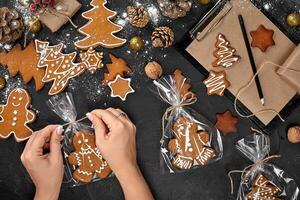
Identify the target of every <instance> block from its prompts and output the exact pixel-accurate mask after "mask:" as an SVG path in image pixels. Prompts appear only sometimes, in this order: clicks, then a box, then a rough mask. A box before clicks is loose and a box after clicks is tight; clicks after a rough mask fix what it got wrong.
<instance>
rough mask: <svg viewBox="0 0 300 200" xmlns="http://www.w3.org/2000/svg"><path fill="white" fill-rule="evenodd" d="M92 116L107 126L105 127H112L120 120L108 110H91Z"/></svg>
mask: <svg viewBox="0 0 300 200" xmlns="http://www.w3.org/2000/svg"><path fill="white" fill-rule="evenodd" d="M91 113H92V114H94V115H96V116H97V117H99V118H100V119H102V121H103V122H104V123H105V124H106V125H107V127H109V128H110V127H112V125H113V124H115V123H116V122H119V121H120V120H119V119H118V118H117V117H116V116H115V115H114V114H113V113H112V112H110V111H109V110H101V109H99V110H93V111H92V112H91Z"/></svg>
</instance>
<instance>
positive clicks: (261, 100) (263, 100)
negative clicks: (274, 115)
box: [260, 98, 265, 106]
mask: <svg viewBox="0 0 300 200" xmlns="http://www.w3.org/2000/svg"><path fill="white" fill-rule="evenodd" d="M260 102H261V104H262V105H263V106H264V105H265V99H264V98H261V99H260Z"/></svg>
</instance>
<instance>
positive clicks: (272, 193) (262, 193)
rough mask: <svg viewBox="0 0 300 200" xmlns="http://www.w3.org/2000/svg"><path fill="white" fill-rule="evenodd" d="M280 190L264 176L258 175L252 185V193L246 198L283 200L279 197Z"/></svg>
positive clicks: (253, 199) (252, 199)
mask: <svg viewBox="0 0 300 200" xmlns="http://www.w3.org/2000/svg"><path fill="white" fill-rule="evenodd" d="M279 192H280V189H279V188H278V187H277V186H276V185H275V184H274V183H272V182H271V181H270V180H268V179H267V178H266V177H265V176H264V175H262V174H258V175H257V176H256V178H255V180H254V182H253V184H252V188H251V192H249V193H248V194H247V196H246V199H247V200H264V199H266V200H283V199H282V198H279V197H278V193H279Z"/></svg>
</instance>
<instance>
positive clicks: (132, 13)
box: [127, 6, 150, 28]
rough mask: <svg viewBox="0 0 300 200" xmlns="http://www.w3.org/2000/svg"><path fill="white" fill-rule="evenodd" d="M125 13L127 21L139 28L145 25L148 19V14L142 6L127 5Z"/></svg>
mask: <svg viewBox="0 0 300 200" xmlns="http://www.w3.org/2000/svg"><path fill="white" fill-rule="evenodd" d="M127 13H128V18H129V23H130V24H131V25H133V26H136V27H139V28H143V27H145V26H146V25H147V24H148V22H149V20H150V17H149V14H148V12H147V10H146V9H145V8H144V7H135V6H128V7H127Z"/></svg>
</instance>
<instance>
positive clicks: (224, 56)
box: [216, 33, 240, 68]
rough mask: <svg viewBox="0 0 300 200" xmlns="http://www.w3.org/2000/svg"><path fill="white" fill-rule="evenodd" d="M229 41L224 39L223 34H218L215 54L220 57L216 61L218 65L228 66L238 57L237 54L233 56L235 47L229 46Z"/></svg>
mask: <svg viewBox="0 0 300 200" xmlns="http://www.w3.org/2000/svg"><path fill="white" fill-rule="evenodd" d="M228 45H229V42H228V41H227V40H226V38H225V37H224V35H223V34H221V33H220V34H219V35H218V45H217V48H218V50H217V52H216V54H217V55H218V56H219V57H220V58H221V59H219V61H218V62H217V64H218V65H221V66H222V67H225V68H228V67H231V66H232V65H233V63H234V62H237V61H238V60H239V59H240V58H239V56H235V55H234V53H235V49H233V48H230V47H229V46H228Z"/></svg>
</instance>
